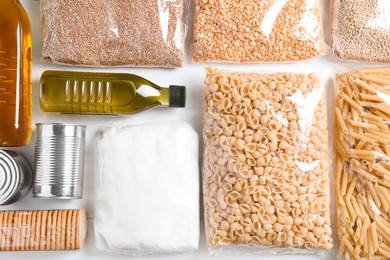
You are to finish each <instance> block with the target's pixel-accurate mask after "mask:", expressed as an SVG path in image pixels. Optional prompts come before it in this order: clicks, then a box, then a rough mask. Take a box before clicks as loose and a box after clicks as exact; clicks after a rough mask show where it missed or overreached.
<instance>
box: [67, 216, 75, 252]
mask: <svg viewBox="0 0 390 260" xmlns="http://www.w3.org/2000/svg"><path fill="white" fill-rule="evenodd" d="M73 212H75V210H68V214H67V220H66V235H65V242H66V245H65V249H66V250H70V249H71V248H70V240H71V237H72V218H73V217H74V214H73Z"/></svg>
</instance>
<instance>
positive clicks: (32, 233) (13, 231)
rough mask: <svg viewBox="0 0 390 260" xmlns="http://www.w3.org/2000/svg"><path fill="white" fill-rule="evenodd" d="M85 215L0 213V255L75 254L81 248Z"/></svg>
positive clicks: (79, 212)
mask: <svg viewBox="0 0 390 260" xmlns="http://www.w3.org/2000/svg"><path fill="white" fill-rule="evenodd" d="M87 226H88V221H87V211H86V210H84V209H80V210H78V209H77V210H76V209H69V210H18V211H0V251H33V250H39V251H42V250H78V249H82V248H83V247H84V245H85V239H86V234H87Z"/></svg>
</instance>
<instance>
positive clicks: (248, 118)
mask: <svg viewBox="0 0 390 260" xmlns="http://www.w3.org/2000/svg"><path fill="white" fill-rule="evenodd" d="M326 107H327V106H326V98H325V89H324V87H322V86H321V83H320V78H319V77H318V76H317V75H315V74H293V73H275V74H257V73H225V72H221V71H219V70H213V69H208V70H207V76H206V80H205V107H204V143H205V148H204V149H205V151H204V168H203V190H204V205H205V222H206V236H207V243H208V246H209V248H210V250H211V253H215V252H219V251H229V250H231V249H233V246H240V247H246V248H248V249H249V248H251V249H252V250H255V251H260V252H265V251H268V252H282V253H289V252H295V251H297V252H300V253H308V252H309V253H311V250H313V249H331V248H332V246H333V241H332V229H331V225H330V210H329V203H330V187H329V176H328V173H329V165H328V132H327V112H326V109H327V108H326ZM295 249H305V250H295ZM315 252H321V251H315ZM323 252H326V251H323Z"/></svg>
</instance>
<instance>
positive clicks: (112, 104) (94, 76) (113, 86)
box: [39, 71, 186, 115]
mask: <svg viewBox="0 0 390 260" xmlns="http://www.w3.org/2000/svg"><path fill="white" fill-rule="evenodd" d="M39 99H40V106H41V109H42V110H43V111H45V112H57V113H75V114H111V115H126V114H134V113H139V112H142V111H144V110H146V109H149V108H152V107H155V106H169V107H185V103H186V89H185V87H184V86H176V85H171V86H169V88H163V87H160V86H158V85H156V84H154V83H152V82H150V81H149V80H147V79H144V78H142V77H140V76H137V75H134V74H126V73H94V72H73V71H45V72H44V73H43V74H42V76H41V81H40V98H39Z"/></svg>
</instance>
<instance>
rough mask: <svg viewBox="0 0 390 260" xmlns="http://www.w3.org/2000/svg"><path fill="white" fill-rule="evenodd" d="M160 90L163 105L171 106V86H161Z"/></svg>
mask: <svg viewBox="0 0 390 260" xmlns="http://www.w3.org/2000/svg"><path fill="white" fill-rule="evenodd" d="M159 92H160V100H159V101H160V104H161V105H162V106H169V97H170V92H169V88H161V89H160V90H159Z"/></svg>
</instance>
